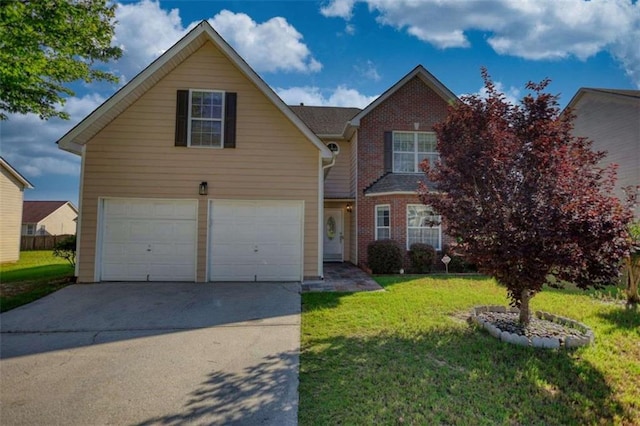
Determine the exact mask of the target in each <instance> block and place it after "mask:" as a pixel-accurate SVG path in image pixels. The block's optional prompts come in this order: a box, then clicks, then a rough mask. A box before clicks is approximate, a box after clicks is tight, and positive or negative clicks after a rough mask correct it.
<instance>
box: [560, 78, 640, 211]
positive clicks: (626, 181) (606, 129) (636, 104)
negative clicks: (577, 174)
mask: <svg viewBox="0 0 640 426" xmlns="http://www.w3.org/2000/svg"><path fill="white" fill-rule="evenodd" d="M567 107H568V108H571V109H572V110H573V112H574V114H575V115H576V117H575V120H574V130H573V133H574V135H576V136H585V137H587V138H589V139H590V140H592V141H593V149H594V150H596V151H606V152H607V156H606V157H605V159H604V160H603V162H604V163H605V164H609V163H615V164H617V165H618V182H617V184H616V195H617V196H618V197H619V198H620V199H622V200H625V199H626V195H625V193H624V191H623V188H625V187H628V186H638V185H640V90H615V89H594V88H585V87H583V88H581V89H580V90H578V92H577V93H576V94H575V95H574V96H573V98H572V99H571V101H570V102H569V104H568V106H567ZM635 216H636V218H637V219H638V218H640V207H639V206H638V205H636V208H635Z"/></svg>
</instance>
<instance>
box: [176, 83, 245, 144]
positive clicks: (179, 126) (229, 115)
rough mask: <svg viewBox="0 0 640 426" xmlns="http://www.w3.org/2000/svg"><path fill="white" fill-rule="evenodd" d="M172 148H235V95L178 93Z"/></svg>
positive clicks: (206, 91) (201, 92) (216, 91)
mask: <svg viewBox="0 0 640 426" xmlns="http://www.w3.org/2000/svg"><path fill="white" fill-rule="evenodd" d="M176 95H177V96H176V135H175V146H184V147H187V146H192V147H213V148H235V147H236V121H237V120H236V112H237V102H238V94H237V93H235V92H223V91H221V90H202V89H191V90H186V89H185V90H178V91H177V93H176Z"/></svg>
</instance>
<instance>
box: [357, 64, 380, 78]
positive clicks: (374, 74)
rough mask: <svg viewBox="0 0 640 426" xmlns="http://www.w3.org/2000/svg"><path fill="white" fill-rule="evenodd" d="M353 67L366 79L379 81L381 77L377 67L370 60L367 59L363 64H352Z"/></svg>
mask: <svg viewBox="0 0 640 426" xmlns="http://www.w3.org/2000/svg"><path fill="white" fill-rule="evenodd" d="M353 68H354V69H355V70H356V71H357V72H358V74H360V75H361V76H363V77H364V78H366V79H368V80H373V81H380V79H381V77H380V74H378V69H377V68H376V66H375V64H374V63H373V62H372V61H367V62H366V63H364V64H363V65H354V66H353Z"/></svg>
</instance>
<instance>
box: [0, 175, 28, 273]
mask: <svg viewBox="0 0 640 426" xmlns="http://www.w3.org/2000/svg"><path fill="white" fill-rule="evenodd" d="M0 170H1V171H2V174H1V176H0V262H15V261H17V260H18V259H20V229H21V224H22V201H23V188H24V185H23V184H22V183H20V182H18V180H17V179H16V178H15V177H14V176H13V175H11V173H9V172H8V171H7V170H6V169H5V168H4V167H0Z"/></svg>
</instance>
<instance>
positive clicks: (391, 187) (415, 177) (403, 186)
mask: <svg viewBox="0 0 640 426" xmlns="http://www.w3.org/2000/svg"><path fill="white" fill-rule="evenodd" d="M418 182H422V183H424V184H425V185H426V186H427V188H428V189H429V191H435V185H434V183H433V182H431V181H430V180H429V179H427V177H426V176H425V175H424V174H422V173H421V174H417V173H413V174H402V173H387V174H386V175H384V176H382V177H381V178H380V179H378V180H377V181H375V182H374V183H373V184H372V185H371V186H370V187H369V188H367V189H365V191H364V195H378V194H388V193H393V192H417V191H418Z"/></svg>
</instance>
